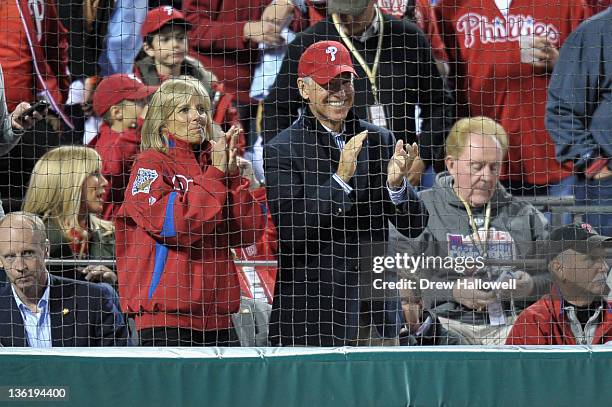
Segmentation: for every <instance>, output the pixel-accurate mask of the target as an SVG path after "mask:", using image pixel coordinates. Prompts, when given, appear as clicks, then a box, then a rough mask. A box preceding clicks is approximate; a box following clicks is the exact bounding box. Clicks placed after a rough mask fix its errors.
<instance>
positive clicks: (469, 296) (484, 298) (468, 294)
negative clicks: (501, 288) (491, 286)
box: [453, 277, 497, 311]
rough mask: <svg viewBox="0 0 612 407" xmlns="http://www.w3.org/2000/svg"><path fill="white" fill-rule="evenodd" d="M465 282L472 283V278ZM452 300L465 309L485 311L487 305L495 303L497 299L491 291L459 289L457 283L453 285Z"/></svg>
mask: <svg viewBox="0 0 612 407" xmlns="http://www.w3.org/2000/svg"><path fill="white" fill-rule="evenodd" d="M465 280H466V281H474V278H473V277H469V278H466V279H465ZM453 298H454V300H455V302H458V303H460V304H461V305H463V306H464V307H466V308H469V309H473V310H477V311H483V310H486V309H487V305H489V304H491V303H493V302H495V300H496V299H497V297H496V296H495V292H493V291H482V290H476V289H474V290H470V289H466V288H459V287H458V284H457V282H456V281H455V284H454V285H453Z"/></svg>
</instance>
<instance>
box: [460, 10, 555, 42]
mask: <svg viewBox="0 0 612 407" xmlns="http://www.w3.org/2000/svg"><path fill="white" fill-rule="evenodd" d="M457 31H458V32H462V33H465V40H464V44H465V47H466V48H470V47H471V46H472V45H474V43H475V42H476V36H477V35H478V36H479V38H480V42H481V43H483V44H489V43H494V42H507V41H518V40H519V38H520V37H521V36H523V35H527V36H531V35H534V36H542V37H548V40H549V41H550V42H553V43H556V42H558V41H559V29H558V28H557V27H555V26H554V24H546V23H542V22H536V21H535V19H534V18H533V17H532V16H529V15H527V16H524V15H522V14H518V15H514V14H508V16H507V17H506V20H505V21H504V19H503V18H501V17H495V18H493V21H489V17H487V16H481V15H480V14H477V13H466V14H464V15H462V16H461V17H459V19H458V20H457ZM477 31H480V32H479V33H477Z"/></svg>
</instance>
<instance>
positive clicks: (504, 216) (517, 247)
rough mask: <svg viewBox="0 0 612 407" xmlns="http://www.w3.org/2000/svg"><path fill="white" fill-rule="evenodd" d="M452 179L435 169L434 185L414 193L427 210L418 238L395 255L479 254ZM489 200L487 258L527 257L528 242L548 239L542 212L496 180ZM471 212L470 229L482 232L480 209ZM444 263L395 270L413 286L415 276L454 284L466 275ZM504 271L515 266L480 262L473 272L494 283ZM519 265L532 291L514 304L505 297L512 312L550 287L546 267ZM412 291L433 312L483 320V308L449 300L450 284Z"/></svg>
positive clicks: (530, 250)
mask: <svg viewBox="0 0 612 407" xmlns="http://www.w3.org/2000/svg"><path fill="white" fill-rule="evenodd" d="M453 182H454V181H453V177H452V176H451V175H449V174H448V172H443V173H440V174H438V176H437V177H436V182H435V184H434V186H433V187H432V188H431V189H428V190H425V191H422V192H421V193H420V194H419V195H420V198H421V199H422V200H423V203H424V204H425V206H426V208H427V211H428V212H429V221H428V224H427V227H426V228H425V230H424V231H423V233H422V234H421V235H420V236H419V237H418V238H416V239H414V240H412V241H406V242H403V243H401V244H399V252H400V253H403V252H404V251H405V252H409V253H411V254H413V255H415V256H418V255H421V256H422V257H424V256H436V257H438V258H439V257H441V258H446V259H448V258H449V257H448V256H450V257H452V258H457V257H460V256H463V257H472V256H473V257H477V256H479V255H480V256H482V255H483V248H482V245H479V242H478V240H476V239H475V238H474V236H473V230H472V227H471V226H470V222H469V217H468V214H467V211H466V209H465V206H464V205H463V203H462V202H461V200H460V199H459V198H458V197H457V195H456V194H455V192H454V190H453ZM490 203H491V219H490V225H489V231H490V232H489V239H488V242H487V251H486V254H487V255H488V258H490V259H500V260H501V259H522V258H526V257H530V256H532V255H533V252H534V250H535V247H534V244H533V242H535V241H538V240H548V235H549V231H548V222H547V220H546V218H545V217H544V215H543V214H542V213H541V212H540V211H538V210H537V209H536V208H535V207H533V206H532V205H531V204H529V203H526V202H521V201H519V200H517V199H516V198H514V197H512V195H510V194H509V193H508V192H507V191H506V190H505V189H504V187H503V186H502V185H501V184H499V183H498V184H497V189H496V191H495V193H494V194H493V197H492V198H491V201H490ZM472 212H473V216H474V221H475V224H476V227H477V228H478V229H479V230H480V229H481V230H483V231H484V219H485V208H484V207H483V208H473V209H472ZM470 236H472V237H470ZM482 240H484V236H483V239H482ZM482 240H481V242H480V243H482ZM423 255H424V256H423ZM448 264H449V263H446V265H448ZM446 265H444V266H443V267H442V268H440V267H439V266H440V264H439V263H438V264H435V263H433V262H432V263H430V264H429V265H427V266H425V267H418V268H417V269H416V271H415V272H414V273H410V272H408V273H407V272H406V271H401V270H400V271H399V273H400V276H401V277H407V278H409V279H411V280H413V281H415V282H416V283H417V286H419V287H420V281H419V280H421V279H424V280H426V281H429V282H449V281H453V282H454V281H456V280H458V279H463V278H466V277H468V276H469V274H468V273H466V271H465V270H463V269H462V267H458V266H457V265H454V266H452V267H447V266H446ZM508 269H512V270H518V268H511V267H507V266H504V267H501V266H486V267H484V268H482V269H481V270H480V271H479V272H478V274H476V275H474V276H475V277H478V278H479V279H481V280H483V281H495V280H496V279H497V278H498V277H499V275H500V274H501V273H502V272H504V271H505V270H508ZM520 269H521V270H523V271H526V272H528V273H529V274H530V275H531V276H532V277H533V278H534V282H535V292H534V293H533V294H532V295H531V296H530V297H529V298H524V299H519V298H513V299H512V300H513V302H514V306H512V305H511V303H510V302H509V301H508V302H506V303H504V304H502V306H503V309H504V310H506V311H508V312H509V311H510V310H511V308H512V307H514V310H515V311H516V312H518V310H520V309H522V308H524V307H526V306H528V305H529V304H531V303H532V302H533V301H535V300H537V299H538V298H539V297H540V296H541V295H542V294H544V293H547V292H549V290H550V277H549V273H548V271H547V270H533V269H532V270H527V269H525V268H523V267H521V268H520ZM417 291H420V294H421V296H422V299H423V301H424V305H425V306H426V307H427V308H429V309H435V311H436V313H437V314H438V315H439V316H443V317H449V318H453V319H459V320H462V322H467V323H476V324H481V323H487V318H488V317H487V315H488V314H487V313H486V312H476V311H473V310H469V309H467V308H463V307H462V306H461V305H460V304H458V303H456V302H454V301H453V293H452V288H441V289H436V288H424V289H421V290H417ZM517 309H518V310H517ZM508 312H507V313H508Z"/></svg>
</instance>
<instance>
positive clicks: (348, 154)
mask: <svg viewBox="0 0 612 407" xmlns="http://www.w3.org/2000/svg"><path fill="white" fill-rule="evenodd" d="M367 137H368V131H367V130H364V131H362V132H361V133H359V134H357V135H356V136H355V137H353V138H351V139H350V140H349V141H348V142H347V143H346V144H345V145H344V149H343V150H342V153H341V154H340V162H339V163H338V170H337V171H336V174H337V175H338V176H339V177H340V178H341V179H342V181H344V182H346V183H348V182H349V181H350V180H351V178H353V175H355V171H356V170H357V157H358V156H359V153H360V152H361V148H362V147H363V143H364V141H365V140H366V138H367Z"/></svg>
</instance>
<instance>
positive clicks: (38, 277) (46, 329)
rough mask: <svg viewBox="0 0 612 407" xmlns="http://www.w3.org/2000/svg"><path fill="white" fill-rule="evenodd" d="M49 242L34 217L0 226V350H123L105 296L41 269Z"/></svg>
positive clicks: (14, 217) (121, 331) (124, 336)
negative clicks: (0, 271) (2, 279)
mask: <svg viewBox="0 0 612 407" xmlns="http://www.w3.org/2000/svg"><path fill="white" fill-rule="evenodd" d="M48 250H49V242H48V240H47V237H46V233H45V225H44V223H43V222H42V220H41V219H40V218H38V217H37V216H36V215H33V214H30V213H26V212H13V213H10V214H8V215H7V216H5V217H4V218H2V219H1V220H0V261H1V262H2V266H3V267H4V270H5V271H6V275H7V279H8V282H6V283H2V284H1V285H0V344H1V345H2V346H30V347H39V348H48V347H57V346H126V345H127V344H128V329H127V326H126V324H125V320H124V318H123V316H122V315H121V312H120V310H119V309H118V307H117V304H116V302H115V301H114V299H113V296H112V293H110V292H109V291H110V290H106V289H105V287H108V286H101V285H99V284H93V283H88V282H79V281H76V280H71V279H66V278H60V277H55V276H53V275H50V274H49V272H48V271H47V269H46V268H45V257H46V255H47V253H48Z"/></svg>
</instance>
